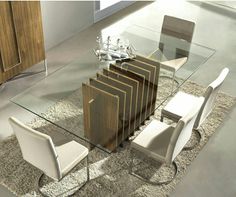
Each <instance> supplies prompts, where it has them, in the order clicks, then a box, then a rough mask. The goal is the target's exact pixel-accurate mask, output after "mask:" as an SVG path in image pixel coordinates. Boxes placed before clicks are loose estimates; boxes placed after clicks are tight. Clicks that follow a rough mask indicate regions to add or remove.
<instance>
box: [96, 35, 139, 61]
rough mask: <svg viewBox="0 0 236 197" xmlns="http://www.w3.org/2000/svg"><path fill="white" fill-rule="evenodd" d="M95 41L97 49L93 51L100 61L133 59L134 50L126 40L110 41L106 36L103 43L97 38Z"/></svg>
mask: <svg viewBox="0 0 236 197" xmlns="http://www.w3.org/2000/svg"><path fill="white" fill-rule="evenodd" d="M96 41H97V43H98V47H97V48H96V49H94V50H93V51H94V53H95V55H96V56H97V57H98V59H99V60H100V61H114V60H119V59H120V60H122V59H132V58H135V54H134V51H136V49H135V48H134V46H133V45H131V44H130V43H129V41H128V40H122V39H120V38H117V39H115V40H114V39H113V40H112V39H111V37H110V36H108V37H107V39H106V40H105V41H103V40H102V38H101V37H97V40H96ZM114 41H115V42H114Z"/></svg>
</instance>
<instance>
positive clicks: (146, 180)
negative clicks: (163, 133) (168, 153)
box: [129, 151, 178, 185]
mask: <svg viewBox="0 0 236 197" xmlns="http://www.w3.org/2000/svg"><path fill="white" fill-rule="evenodd" d="M172 165H173V166H174V169H175V172H174V175H173V177H171V178H170V179H169V180H166V181H157V182H152V181H150V180H148V179H146V178H144V177H142V176H140V175H138V174H136V173H135V172H133V171H132V168H133V154H132V151H131V162H130V166H129V174H131V175H133V176H135V177H136V178H138V179H140V180H142V181H144V182H146V183H148V184H151V185H167V184H169V183H170V182H171V181H173V179H174V178H175V177H176V175H177V173H178V166H177V164H176V162H175V161H173V162H172Z"/></svg>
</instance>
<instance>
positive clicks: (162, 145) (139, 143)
mask: <svg viewBox="0 0 236 197" xmlns="http://www.w3.org/2000/svg"><path fill="white" fill-rule="evenodd" d="M203 100H204V98H203V97H200V98H198V102H197V103H196V105H195V106H193V108H192V109H190V110H189V112H188V114H187V115H186V116H184V117H182V118H181V119H180V120H179V121H178V123H177V125H176V127H173V126H170V125H168V124H166V123H163V122H160V121H158V120H155V119H154V120H152V121H151V123H150V124H149V125H148V126H147V127H146V128H145V129H144V130H143V131H142V132H141V133H140V134H139V135H138V136H137V137H136V138H135V139H134V140H133V141H132V142H131V163H130V168H129V172H130V173H131V174H132V175H135V176H136V177H138V178H140V179H142V180H145V181H146V182H149V183H150V184H157V185H160V184H168V183H169V182H171V181H172V180H173V178H174V177H175V176H174V177H173V178H172V179H169V180H166V181H158V182H151V181H149V180H147V179H145V178H143V177H141V176H139V175H138V174H136V173H134V172H133V171H132V168H133V154H132V152H133V151H132V150H133V149H135V150H137V151H138V152H141V153H142V154H143V155H145V156H147V157H150V158H152V159H154V160H156V161H159V162H161V163H162V164H167V165H169V166H170V165H171V164H172V165H174V167H175V175H176V174H177V171H178V169H177V165H176V163H175V161H174V159H175V158H176V156H177V155H178V154H179V153H180V152H181V150H182V149H183V147H184V146H185V144H186V143H187V142H188V140H189V139H190V137H191V133H192V128H193V124H194V122H195V120H196V117H197V114H198V112H199V110H200V107H201V105H202V103H203Z"/></svg>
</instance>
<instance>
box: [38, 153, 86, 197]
mask: <svg viewBox="0 0 236 197" xmlns="http://www.w3.org/2000/svg"><path fill="white" fill-rule="evenodd" d="M85 158H86V168H87V180H86V181H85V182H84V183H83V184H82V185H81V186H80V187H79V188H78V189H77V190H75V191H74V192H73V193H71V194H70V195H68V196H74V195H75V193H76V192H78V191H79V190H80V189H82V188H83V187H84V186H85V185H86V183H88V182H89V180H90V176H89V161H88V156H87V157H85ZM75 167H76V166H75ZM75 167H74V168H75ZM74 168H73V169H74ZM73 169H72V170H73ZM72 170H70V171H69V172H71V171H72ZM69 172H68V173H67V174H69ZM44 176H46V175H45V174H44V173H42V174H41V175H40V177H39V179H38V182H37V190H38V192H39V193H40V194H41V195H42V196H43V197H49V196H48V195H47V194H45V193H44V192H43V191H42V190H41V187H42V185H41V182H42V180H43V177H44ZM72 189H74V188H72ZM66 192H69V191H66ZM66 192H63V193H61V194H59V196H61V195H62V194H65V193H66Z"/></svg>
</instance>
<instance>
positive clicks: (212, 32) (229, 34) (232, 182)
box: [0, 0, 236, 197]
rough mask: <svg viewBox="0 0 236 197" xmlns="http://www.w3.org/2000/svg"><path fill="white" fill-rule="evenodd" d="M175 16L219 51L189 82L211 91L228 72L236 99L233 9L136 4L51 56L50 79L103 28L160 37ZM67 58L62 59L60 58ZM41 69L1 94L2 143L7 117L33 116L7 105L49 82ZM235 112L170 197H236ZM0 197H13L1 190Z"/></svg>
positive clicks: (8, 132)
mask: <svg viewBox="0 0 236 197" xmlns="http://www.w3.org/2000/svg"><path fill="white" fill-rule="evenodd" d="M165 14H167V15H173V16H176V17H180V18H185V19H188V20H192V21H195V23H196V28H195V33H194V37H193V42H195V43H199V44H202V45H205V46H208V47H210V48H214V49H216V53H215V55H214V56H213V57H212V58H211V59H210V60H209V61H207V62H206V63H205V64H204V65H202V66H201V69H199V70H198V71H197V72H196V73H195V74H194V76H193V77H192V78H191V80H194V81H196V82H197V83H199V84H201V85H204V86H207V85H208V84H209V83H210V82H211V81H212V80H213V79H214V78H215V77H216V76H217V74H218V73H219V72H220V70H221V69H222V68H224V67H225V66H227V67H228V68H229V69H230V73H229V75H228V77H227V79H226V81H225V83H224V84H223V87H222V91H224V92H226V93H228V94H230V95H232V96H236V88H235V84H236V56H235V51H236V44H235V43H236V36H235V32H236V12H234V10H233V9H230V8H224V7H220V6H214V5H212V4H206V3H201V2H184V1H177V2H176V1H171V3H170V1H163V0H161V1H157V2H155V3H151V4H150V3H142V2H139V3H136V4H134V5H132V6H131V7H129V8H126V9H124V10H122V11H121V12H119V13H117V14H115V15H113V16H111V17H109V18H107V19H105V20H103V21H100V22H99V23H96V24H95V25H93V26H91V27H90V28H88V29H86V30H84V31H82V32H80V33H78V34H77V35H75V36H73V37H72V38H71V39H69V40H66V41H65V42H63V43H61V44H60V45H58V46H56V47H55V48H53V49H51V50H49V51H48V52H47V59H48V66H49V73H52V72H54V71H55V70H57V69H58V68H60V67H61V66H64V65H66V64H68V63H70V62H71V61H72V60H73V59H75V58H79V57H82V56H83V55H84V54H86V52H88V51H90V50H91V49H92V48H93V47H94V40H95V39H96V36H97V35H98V34H99V33H100V31H101V30H103V29H104V28H105V29H106V28H108V29H109V28H115V29H116V28H120V27H125V26H128V25H130V24H138V25H141V26H145V27H147V28H151V29H156V30H157V31H160V28H161V24H162V20H163V16H164V15H165ZM61 54H63V56H62V55H61ZM43 69H44V67H43V64H42V63H41V64H38V65H35V66H33V67H32V68H30V69H29V70H27V71H26V73H29V74H30V73H31V72H34V74H33V75H29V76H22V77H21V78H17V79H15V80H12V81H9V82H7V83H6V84H5V88H3V89H2V90H1V92H0V100H1V103H0V125H1V127H0V139H5V138H6V137H7V136H9V135H11V134H12V131H11V129H10V127H9V125H8V123H7V119H8V117H9V116H12V115H14V116H16V117H18V118H20V119H21V120H23V121H25V122H27V121H29V120H30V119H31V118H33V116H32V115H31V114H30V113H28V112H26V111H25V110H22V109H21V108H19V107H17V106H16V105H14V104H12V103H11V102H9V99H10V98H12V97H13V96H15V95H17V94H18V93H20V92H22V91H23V90H24V89H26V88H28V87H30V86H32V85H33V84H35V83H37V81H39V80H40V79H42V78H43V77H45V73H44V72H43ZM235 120H236V108H233V109H232V111H231V113H230V114H229V115H228V116H227V118H226V119H225V121H224V123H223V124H222V126H221V127H220V128H218V130H217V131H216V133H215V134H214V136H213V137H212V138H211V139H210V141H209V142H208V144H207V145H206V146H205V147H204V148H203V150H202V151H201V152H200V154H199V155H198V157H197V158H196V159H195V160H194V162H193V163H192V164H191V166H190V167H189V169H188V172H187V174H186V176H185V178H184V179H183V181H182V182H181V183H179V184H178V185H177V187H176V189H175V191H174V192H173V194H172V195H171V196H176V197H183V196H201V197H205V196H206V197H207V196H216V197H220V196H230V197H231V196H232V197H233V196H236V187H235V186H236V171H235V167H236V157H235V155H236V146H235V139H236V133H235V131H234V129H233V128H235V127H236V122H235ZM0 196H4V197H5V196H6V197H8V196H14V195H13V194H11V193H10V192H9V191H8V190H7V189H5V188H4V187H2V186H0Z"/></svg>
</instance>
